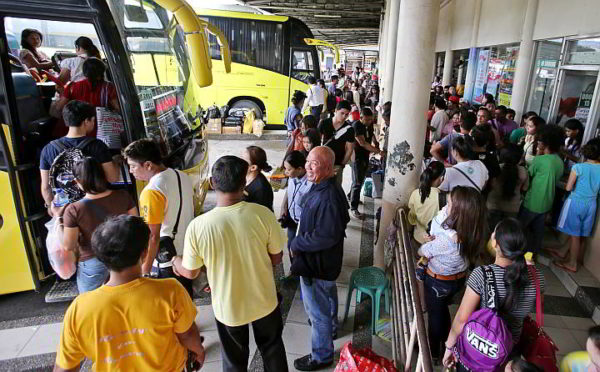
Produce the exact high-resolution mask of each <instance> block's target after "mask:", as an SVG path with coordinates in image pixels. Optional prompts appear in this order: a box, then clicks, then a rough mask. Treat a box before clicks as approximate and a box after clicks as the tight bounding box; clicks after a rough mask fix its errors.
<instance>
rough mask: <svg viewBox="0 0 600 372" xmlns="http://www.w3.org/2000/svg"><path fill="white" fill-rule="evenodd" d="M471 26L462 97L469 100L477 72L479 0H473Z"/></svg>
mask: <svg viewBox="0 0 600 372" xmlns="http://www.w3.org/2000/svg"><path fill="white" fill-rule="evenodd" d="M473 2H474V6H475V9H474V12H473V15H474V16H473V28H472V29H471V48H470V49H469V66H468V67H467V77H466V78H465V91H464V94H463V96H464V98H465V99H467V100H469V101H470V100H471V99H472V96H473V85H474V84H475V74H476V73H477V52H476V50H475V48H476V46H477V37H478V36H479V21H480V19H481V0H473Z"/></svg>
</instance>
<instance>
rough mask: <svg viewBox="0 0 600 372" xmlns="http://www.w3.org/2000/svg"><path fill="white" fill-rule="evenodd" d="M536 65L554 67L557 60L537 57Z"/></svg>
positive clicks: (556, 64)
mask: <svg viewBox="0 0 600 372" xmlns="http://www.w3.org/2000/svg"><path fill="white" fill-rule="evenodd" d="M536 65H537V67H539V68H556V66H558V61H557V60H555V59H538V60H537V62H536Z"/></svg>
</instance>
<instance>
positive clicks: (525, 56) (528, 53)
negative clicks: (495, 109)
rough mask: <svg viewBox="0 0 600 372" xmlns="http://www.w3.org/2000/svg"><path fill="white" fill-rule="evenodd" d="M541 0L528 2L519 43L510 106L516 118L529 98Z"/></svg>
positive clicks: (519, 115)
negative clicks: (536, 23)
mask: <svg viewBox="0 0 600 372" xmlns="http://www.w3.org/2000/svg"><path fill="white" fill-rule="evenodd" d="M538 2H539V0H529V1H528V2H527V11H526V12H525V23H524V24H523V32H522V34H521V44H520V45H519V56H518V57H517V64H516V66H515V77H514V83H513V89H512V98H511V100H510V107H512V109H513V110H515V111H516V113H517V115H516V116H515V117H516V118H520V117H521V114H522V113H523V111H524V107H525V100H526V99H527V83H528V82H529V74H530V72H531V66H532V64H533V58H534V56H533V49H534V42H533V29H534V27H535V19H536V15H537V8H538Z"/></svg>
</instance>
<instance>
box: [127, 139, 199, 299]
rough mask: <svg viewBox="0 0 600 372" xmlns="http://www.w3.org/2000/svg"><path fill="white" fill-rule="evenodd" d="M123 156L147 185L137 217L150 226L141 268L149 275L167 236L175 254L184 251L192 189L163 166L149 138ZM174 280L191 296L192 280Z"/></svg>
mask: <svg viewBox="0 0 600 372" xmlns="http://www.w3.org/2000/svg"><path fill="white" fill-rule="evenodd" d="M123 156H124V157H125V158H126V159H127V164H128V165H129V170H130V172H131V174H133V176H134V177H135V178H136V179H138V180H140V181H147V182H148V184H147V185H146V186H145V187H144V189H143V190H142V193H141V194H140V215H141V216H142V217H143V218H144V220H145V221H146V223H147V224H148V227H150V242H149V243H148V255H147V256H146V258H145V260H144V263H143V265H142V273H143V274H144V275H149V274H150V273H151V271H152V268H153V263H154V261H155V258H156V256H157V254H158V252H159V248H160V245H161V244H165V243H166V242H167V241H166V239H165V238H166V237H169V238H171V239H173V244H174V245H175V250H176V251H177V254H181V253H182V252H183V238H184V234H185V230H186V228H187V227H188V225H189V224H190V222H191V221H192V219H193V218H194V199H193V195H194V189H193V187H192V181H191V180H190V178H189V176H188V175H187V174H185V173H183V172H181V171H178V170H175V169H172V168H168V167H166V166H165V165H164V164H163V162H162V158H161V155H160V149H159V147H158V145H157V144H156V143H155V142H153V141H152V140H150V139H140V140H137V141H134V142H132V143H130V144H129V145H128V146H127V147H126V148H125V150H123ZM156 266H158V265H157V264H156ZM156 266H155V267H156ZM177 279H178V280H179V282H180V283H181V284H182V285H183V286H184V287H185V289H186V290H187V292H188V294H189V295H190V297H192V293H193V289H192V281H191V280H189V279H187V278H183V277H178V278H177Z"/></svg>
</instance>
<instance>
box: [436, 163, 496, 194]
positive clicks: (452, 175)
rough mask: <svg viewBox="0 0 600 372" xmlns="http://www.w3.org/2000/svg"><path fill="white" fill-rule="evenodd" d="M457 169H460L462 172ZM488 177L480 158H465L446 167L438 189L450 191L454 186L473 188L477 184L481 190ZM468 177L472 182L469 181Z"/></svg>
mask: <svg viewBox="0 0 600 372" xmlns="http://www.w3.org/2000/svg"><path fill="white" fill-rule="evenodd" d="M457 169H460V170H461V171H462V172H463V173H464V174H463V173H461V172H459V171H458V170H457ZM467 176H468V178H467ZM488 178H489V175H488V170H487V168H486V167H485V165H484V164H483V163H482V162H481V161H480V160H467V161H463V162H461V163H457V164H456V165H455V166H453V167H452V168H446V174H445V175H444V181H443V182H442V184H441V185H440V190H442V191H446V192H450V191H452V189H454V188H455V187H456V186H466V187H473V188H475V185H477V187H479V191H481V190H483V187H484V186H485V183H486V182H487V180H488ZM469 179H470V180H471V181H473V182H471V181H469ZM473 183H474V184H475V185H474V184H473Z"/></svg>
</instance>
